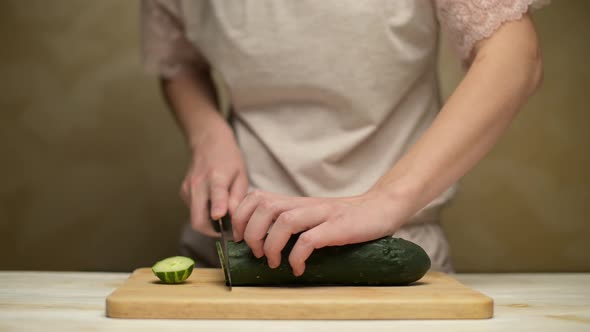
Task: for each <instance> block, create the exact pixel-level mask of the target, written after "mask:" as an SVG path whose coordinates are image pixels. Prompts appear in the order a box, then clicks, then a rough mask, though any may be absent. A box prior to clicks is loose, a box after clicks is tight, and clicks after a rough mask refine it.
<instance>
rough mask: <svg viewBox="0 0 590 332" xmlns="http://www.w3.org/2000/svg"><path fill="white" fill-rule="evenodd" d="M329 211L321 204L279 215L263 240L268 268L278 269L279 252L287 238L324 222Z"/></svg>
mask: <svg viewBox="0 0 590 332" xmlns="http://www.w3.org/2000/svg"><path fill="white" fill-rule="evenodd" d="M329 211H330V207H329V206H328V205H325V204H322V205H315V206H311V207H302V208H297V209H293V210H289V211H286V212H283V213H281V214H280V215H279V217H278V218H277V220H276V221H275V223H274V225H273V227H272V229H271V230H270V232H269V233H268V236H267V237H266V239H265V240H264V245H263V250H264V255H265V256H266V258H267V260H268V266H269V267H271V268H276V267H278V266H279V265H280V264H281V251H282V250H283V248H284V247H285V245H286V244H287V241H289V238H291V236H292V235H293V234H297V233H300V232H303V231H305V230H308V229H310V228H312V227H315V226H317V225H319V224H321V223H322V222H324V221H325V220H326V218H327V217H328V214H329Z"/></svg>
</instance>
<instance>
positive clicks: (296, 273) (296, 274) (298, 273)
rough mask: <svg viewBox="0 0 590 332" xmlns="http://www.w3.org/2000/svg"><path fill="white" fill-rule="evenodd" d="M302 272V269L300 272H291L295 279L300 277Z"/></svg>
mask: <svg viewBox="0 0 590 332" xmlns="http://www.w3.org/2000/svg"><path fill="white" fill-rule="evenodd" d="M304 271H305V269H303V270H300V271H295V270H293V274H294V275H295V276H296V277H300V276H301V275H302V274H303V272H304Z"/></svg>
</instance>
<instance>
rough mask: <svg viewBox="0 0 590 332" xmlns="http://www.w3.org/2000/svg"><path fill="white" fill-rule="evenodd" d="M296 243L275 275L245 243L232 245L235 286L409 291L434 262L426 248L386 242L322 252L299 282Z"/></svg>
mask: <svg viewBox="0 0 590 332" xmlns="http://www.w3.org/2000/svg"><path fill="white" fill-rule="evenodd" d="M297 238H298V236H293V237H291V239H290V240H289V242H288V243H287V245H286V246H285V248H284V249H283V251H282V259H281V265H280V266H279V267H278V268H276V269H271V268H269V267H268V264H267V262H266V258H265V257H262V258H260V259H258V258H256V257H255V256H254V255H253V254H252V251H251V250H250V248H249V247H248V246H247V245H246V243H245V242H240V243H236V242H233V241H229V242H228V244H227V247H228V257H229V263H230V264H229V265H230V273H231V277H232V285H233V286H273V285H275V286H276V285H342V286H344V285H346V286H392V285H407V284H410V283H412V282H415V281H417V280H419V279H420V278H422V277H423V276H424V274H426V272H427V271H428V269H429V268H430V258H429V257H428V255H427V254H426V252H425V251H424V249H422V247H420V246H419V245H417V244H415V243H413V242H410V241H406V240H404V239H400V238H393V237H385V238H381V239H378V240H374V241H369V242H364V243H358V244H350V245H345V246H338V247H325V248H321V249H317V250H315V251H314V252H313V253H312V254H311V256H310V257H309V258H308V259H307V261H306V269H305V272H304V273H303V275H301V276H299V277H295V276H294V275H293V272H292V270H291V266H290V265H289V261H288V256H289V252H290V251H291V248H293V245H294V244H295V242H296V240H297ZM226 282H227V280H226Z"/></svg>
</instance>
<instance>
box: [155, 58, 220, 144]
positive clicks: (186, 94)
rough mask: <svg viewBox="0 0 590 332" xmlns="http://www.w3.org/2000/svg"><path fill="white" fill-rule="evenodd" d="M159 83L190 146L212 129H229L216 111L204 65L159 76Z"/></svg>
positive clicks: (201, 140)
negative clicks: (170, 75)
mask: <svg viewBox="0 0 590 332" xmlns="http://www.w3.org/2000/svg"><path fill="white" fill-rule="evenodd" d="M161 86H162V92H163V94H164V97H165V98H166V101H167V102H168V105H169V106H170V108H171V111H172V113H173V114H174V116H175V118H176V121H177V122H178V124H179V126H180V127H181V128H182V130H183V132H184V134H185V136H186V139H187V143H188V144H189V146H190V148H191V149H195V148H196V146H197V145H198V144H200V143H201V142H204V141H205V140H206V139H207V137H206V136H207V135H208V134H209V133H211V131H212V130H228V129H229V126H228V125H227V123H226V122H225V120H224V119H223V117H222V116H221V114H220V113H219V112H218V111H217V106H216V105H217V103H216V100H215V92H214V88H213V84H212V82H211V79H210V77H209V74H208V71H207V70H206V69H205V68H203V69H200V70H195V71H193V72H183V73H180V74H178V75H176V76H174V77H173V78H171V79H161Z"/></svg>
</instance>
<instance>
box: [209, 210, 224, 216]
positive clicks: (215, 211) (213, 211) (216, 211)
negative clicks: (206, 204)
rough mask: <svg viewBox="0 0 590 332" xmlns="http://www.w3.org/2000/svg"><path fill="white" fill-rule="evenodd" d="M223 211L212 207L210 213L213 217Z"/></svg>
mask: <svg viewBox="0 0 590 332" xmlns="http://www.w3.org/2000/svg"><path fill="white" fill-rule="evenodd" d="M222 213H223V211H221V209H220V208H214V209H213V210H211V214H212V216H214V217H217V216H219V215H221V214H222Z"/></svg>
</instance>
